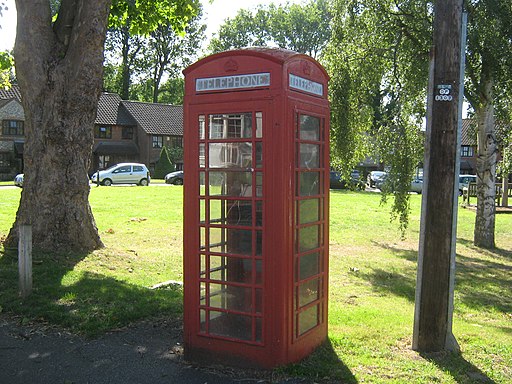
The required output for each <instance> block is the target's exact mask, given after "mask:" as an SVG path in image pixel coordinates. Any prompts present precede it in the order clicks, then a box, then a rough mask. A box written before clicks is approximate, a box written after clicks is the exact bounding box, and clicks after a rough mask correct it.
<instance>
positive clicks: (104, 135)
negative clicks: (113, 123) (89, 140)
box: [94, 125, 112, 139]
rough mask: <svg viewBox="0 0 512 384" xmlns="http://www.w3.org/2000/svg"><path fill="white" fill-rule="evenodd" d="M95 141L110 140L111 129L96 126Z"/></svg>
mask: <svg viewBox="0 0 512 384" xmlns="http://www.w3.org/2000/svg"><path fill="white" fill-rule="evenodd" d="M94 138H95V139H111V138H112V127H105V126H99V125H97V126H96V127H95V128H94Z"/></svg>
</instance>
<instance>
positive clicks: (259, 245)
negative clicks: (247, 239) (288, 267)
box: [256, 231, 263, 256]
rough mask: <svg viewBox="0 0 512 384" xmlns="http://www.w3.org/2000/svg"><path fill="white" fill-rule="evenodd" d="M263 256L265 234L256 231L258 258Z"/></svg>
mask: <svg viewBox="0 0 512 384" xmlns="http://www.w3.org/2000/svg"><path fill="white" fill-rule="evenodd" d="M262 254H263V233H262V232H261V231H256V256H261V255H262Z"/></svg>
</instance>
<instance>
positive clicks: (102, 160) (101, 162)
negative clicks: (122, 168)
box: [98, 155, 111, 169]
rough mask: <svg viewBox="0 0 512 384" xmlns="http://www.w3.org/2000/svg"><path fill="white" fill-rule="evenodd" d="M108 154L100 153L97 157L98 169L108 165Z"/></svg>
mask: <svg viewBox="0 0 512 384" xmlns="http://www.w3.org/2000/svg"><path fill="white" fill-rule="evenodd" d="M110 165H111V164H110V156H109V155H100V156H99V157H98V167H99V169H106V168H108V167H110Z"/></svg>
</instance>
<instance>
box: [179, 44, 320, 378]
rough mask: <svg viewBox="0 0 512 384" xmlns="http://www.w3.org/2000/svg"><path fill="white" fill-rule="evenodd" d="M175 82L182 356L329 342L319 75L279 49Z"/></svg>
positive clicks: (298, 348)
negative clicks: (179, 90)
mask: <svg viewBox="0 0 512 384" xmlns="http://www.w3.org/2000/svg"><path fill="white" fill-rule="evenodd" d="M184 74H185V102H184V146H185V159H184V172H185V175H186V177H185V184H184V341H185V357H186V358H187V359H190V360H193V361H199V362H208V363H210V362H219V363H224V364H232V365H238V366H249V367H258V368H273V367H276V366H279V365H284V364H288V363H291V362H295V361H298V360H300V359H302V358H304V357H306V356H307V355H308V354H310V353H311V352H312V351H313V350H314V349H315V348H316V347H317V346H318V345H320V344H321V343H322V342H323V341H324V340H325V339H326V337H327V292H328V291H327V287H328V253H329V252H328V245H329V238H328V223H329V201H328V200H329V103H328V101H327V82H328V75H327V73H326V71H325V70H324V69H323V68H322V67H321V66H320V64H319V63H318V62H316V61H315V60H314V59H312V58H311V57H309V56H306V55H303V54H298V53H296V52H291V51H288V50H283V49H277V48H276V49H273V48H251V49H241V50H234V51H228V52H222V53H218V54H214V55H212V56H208V57H206V58H204V59H202V60H200V61H198V62H196V63H195V64H193V65H191V66H190V67H188V68H187V69H186V70H185V71H184Z"/></svg>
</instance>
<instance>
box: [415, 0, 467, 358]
mask: <svg viewBox="0 0 512 384" xmlns="http://www.w3.org/2000/svg"><path fill="white" fill-rule="evenodd" d="M462 3H463V0H442V1H440V0H438V1H436V2H435V8H434V11H435V15H434V47H433V51H432V62H431V73H430V85H429V94H428V97H429V103H428V109H429V110H428V116H427V137H426V152H425V171H426V176H425V178H424V183H426V185H425V188H424V191H425V193H424V194H423V200H422V217H421V230H420V246H419V255H418V276H417V284H416V302H415V305H416V308H415V317H414V333H413V349H415V350H417V351H420V352H434V351H441V350H458V348H459V347H458V344H457V341H456V340H455V338H454V336H453V334H452V317H453V288H454V279H455V243H456V241H455V240H456V223H457V201H458V173H459V164H458V159H459V157H458V154H459V152H458V151H459V145H458V144H459V143H460V133H459V126H460V121H461V109H462V105H461V104H462V103H461V97H462V92H463V88H462V86H461V80H462V78H463V55H462V41H463V36H462V25H463V22H462Z"/></svg>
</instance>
